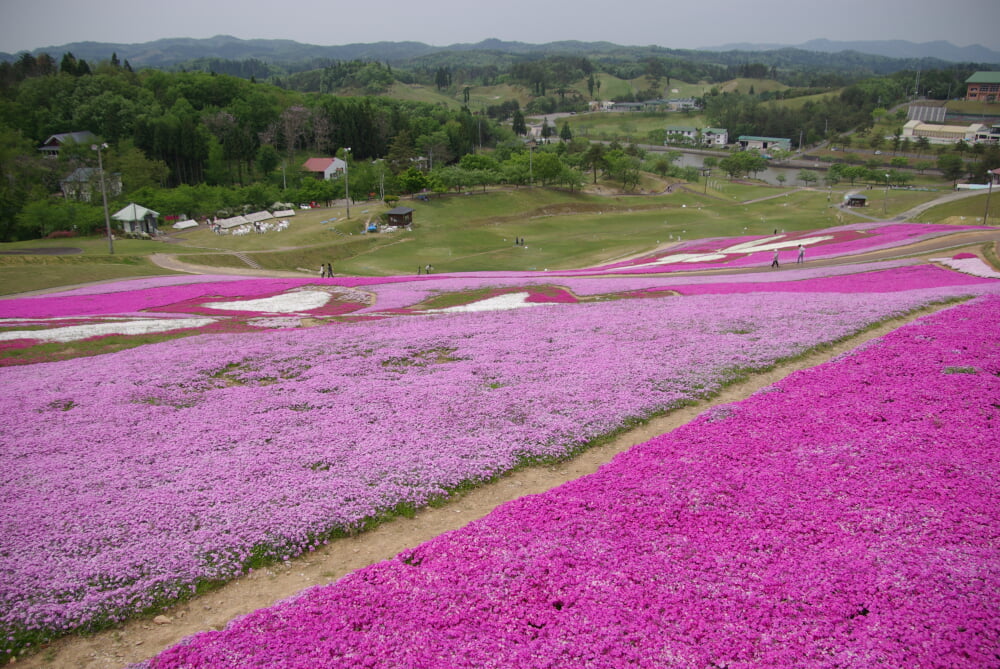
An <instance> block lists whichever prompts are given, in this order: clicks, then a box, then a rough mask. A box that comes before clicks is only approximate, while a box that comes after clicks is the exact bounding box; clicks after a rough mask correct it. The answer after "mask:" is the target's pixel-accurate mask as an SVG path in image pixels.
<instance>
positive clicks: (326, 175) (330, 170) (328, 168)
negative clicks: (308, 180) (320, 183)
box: [302, 158, 347, 179]
mask: <svg viewBox="0 0 1000 669" xmlns="http://www.w3.org/2000/svg"><path fill="white" fill-rule="evenodd" d="M302 167H303V169H305V171H306V172H311V173H312V174H313V175H314V176H315V177H316V178H317V179H333V178H335V177H338V176H340V175H341V174H343V173H344V170H346V169H347V163H345V162H344V161H343V160H341V159H340V158H310V159H309V160H307V161H306V162H305V163H304V164H303V165H302Z"/></svg>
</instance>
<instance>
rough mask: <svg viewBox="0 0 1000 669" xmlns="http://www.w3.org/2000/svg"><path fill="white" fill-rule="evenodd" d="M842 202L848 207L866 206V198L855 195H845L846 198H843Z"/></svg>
mask: <svg viewBox="0 0 1000 669" xmlns="http://www.w3.org/2000/svg"><path fill="white" fill-rule="evenodd" d="M844 201H845V202H844V203H845V204H846V205H847V206H848V207H867V206H868V198H867V197H865V196H864V195H857V194H853V195H847V196H845V197H844Z"/></svg>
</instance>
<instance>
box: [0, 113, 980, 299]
mask: <svg viewBox="0 0 1000 669" xmlns="http://www.w3.org/2000/svg"><path fill="white" fill-rule="evenodd" d="M603 116H609V115H608V114H604V115H603ZM647 185H648V186H649V187H648V188H647V187H646V186H647ZM647 185H644V186H643V187H644V189H645V190H646V191H647V192H648V191H650V190H659V189H660V188H661V187H662V185H661V184H653V183H652V182H651V183H650V184H647ZM794 185H795V184H792V183H789V187H788V188H785V189H780V188H774V187H765V186H757V185H746V184H741V183H731V182H729V181H726V180H725V179H719V178H716V179H712V180H711V181H710V183H709V187H708V189H707V193H704V194H703V191H705V184H704V183H701V184H693V185H691V186H690V191H683V190H681V191H678V192H675V193H673V194H671V195H645V196H638V195H618V196H598V195H594V194H589V193H579V192H576V193H569V192H563V191H556V190H547V189H541V188H535V189H528V188H521V189H509V190H496V191H489V192H487V193H479V192H477V193H474V194H470V195H449V196H445V197H439V198H433V199H431V200H430V201H429V202H419V201H415V200H404V202H403V204H406V205H407V206H412V207H413V208H414V209H415V213H414V222H415V225H414V228H413V230H412V232H395V233H380V234H371V235H362V234H360V232H361V229H362V224H363V223H364V221H365V220H367V219H368V218H369V216H372V215H375V214H377V213H379V212H380V211H381V209H382V208H383V205H375V204H370V205H369V204H364V203H358V204H357V205H355V206H353V207H352V208H351V219H350V220H347V219H346V218H345V214H346V212H345V210H344V209H343V208H332V209H319V210H312V211H302V212H300V213H299V214H298V215H296V217H295V218H294V219H292V225H291V227H290V228H289V229H288V230H286V231H283V232H271V233H268V234H265V235H246V236H243V237H232V236H218V235H215V234H214V233H212V232H210V231H208V230H205V229H200V230H194V231H185V232H183V233H179V234H177V235H176V236H174V238H173V242H172V243H168V244H164V243H162V242H139V241H131V240H119V241H118V242H116V246H115V251H116V254H115V255H114V256H109V255H108V254H107V247H106V242H105V240H103V239H101V238H99V237H98V238H90V239H70V240H36V241H32V242H19V243H16V244H0V251H3V250H15V249H20V250H23V249H30V248H38V247H67V246H72V247H77V248H81V249H83V251H84V253H82V254H79V255H71V256H48V255H0V286H2V288H0V294H12V293H17V292H24V291H29V290H39V289H44V288H51V287H56V286H61V285H71V284H76V283H83V282H89V281H99V280H106V279H119V278H126V277H130V276H146V275H156V274H169V273H170V272H168V271H167V270H163V269H161V268H159V267H156V266H155V265H154V264H152V263H151V262H150V261H149V260H148V255H149V254H151V253H170V254H178V255H179V256H180V258H181V259H182V260H186V261H188V262H192V263H196V264H200V265H206V266H219V267H241V266H245V265H243V264H242V263H241V261H239V260H238V259H237V258H236V257H235V256H233V255H232V253H234V252H241V253H244V254H247V255H248V256H250V257H251V258H253V259H254V260H256V261H257V262H258V263H259V264H260V265H261V266H263V267H265V268H268V269H275V270H297V269H305V270H307V271H312V270H313V269H314V268H316V267H318V265H319V264H320V263H324V262H332V263H333V264H334V266H335V270H336V271H337V273H339V274H359V275H392V274H414V273H416V271H417V270H416V268H417V267H423V266H424V265H427V264H431V265H434V267H435V270H436V271H437V272H448V271H483V270H529V269H537V270H544V269H546V268H549V269H564V268H574V267H586V266H593V265H597V264H602V263H607V262H610V261H613V260H615V259H619V258H621V257H624V256H628V255H633V254H637V253H641V252H644V251H650V250H652V249H653V248H655V247H657V246H659V245H663V244H667V243H668V242H669V241H670V240H671V238H674V239H676V238H677V237H682V238H683V239H695V238H704V237H730V236H739V235H743V234H748V235H758V234H759V235H766V234H771V233H772V232H773V230H774V229H775V228H777V229H779V230H788V231H791V230H808V229H817V228H823V227H829V226H832V225H838V224H841V223H852V222H855V221H856V220H857V219H855V218H854V217H851V216H849V215H847V214H843V213H841V212H839V210H837V209H836V208H835V207H833V206H831V205H836V204H837V203H838V202H839V201H840V200H841V198H842V195H843V193H844V192H845V191H846V190H849V187H848V185H847V184H841V185H840V186H838V187H837V188H836V189H835V190H833V191H829V192H828V191H827V189H824V188H817V189H816V190H813V191H796V190H795V188H794ZM602 186H604V187H605V188H609V187H610V188H611V189H613V187H614V184H609V183H602ZM864 188H865V185H863V184H859V185H858V186H856V187H855V189H864ZM775 195H777V196H778V197H770V196H775ZM938 195H940V191H933V192H927V191H902V190H899V191H896V190H893V191H889V192H888V194H886V192H885V191H884V190H879V189H874V190H873V191H871V193H870V197H871V206H870V207H869V209H868V210H867V211H866V212H865V213H867V214H868V215H870V216H873V217H879V216H881V214H882V208H883V202H884V203H885V207H886V211H887V217H892V216H895V215H898V214H899V213H901V212H903V211H905V210H907V209H909V208H910V207H912V206H914V205H916V204H919V203H921V202H926V201H928V200H931V199H933V198H935V197H937V196H938ZM886 196H888V197H887V199H886ZM768 197H770V199H765V200H763V201H759V202H754V203H750V204H742V203H743V202H746V201H749V200H755V199H757V198H768ZM984 207H985V195H982V196H977V197H973V198H971V199H968V200H964V201H958V202H955V203H951V204H947V205H942V206H939V207H935V208H933V209H931V210H930V211H928V212H927V213H925V214H923V215H921V216H920V217H919V220H920V221H925V222H937V221H948V222H960V221H961V219H960V218H959V217H960V216H966V217H967V218H966V221H965V222H966V223H979V222H981V220H982V212H983V209H984ZM997 207H1000V204H994V210H996V208H997ZM331 219H336V220H332V221H331ZM991 222H996V221H995V219H991ZM514 237H523V238H525V239H526V240H527V247H526V248H522V247H515V246H514V245H513V238H514Z"/></svg>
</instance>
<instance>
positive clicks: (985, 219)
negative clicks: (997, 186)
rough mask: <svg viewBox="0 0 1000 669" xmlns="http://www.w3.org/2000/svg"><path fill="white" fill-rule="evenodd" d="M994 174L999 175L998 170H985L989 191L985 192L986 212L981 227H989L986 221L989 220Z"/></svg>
mask: <svg viewBox="0 0 1000 669" xmlns="http://www.w3.org/2000/svg"><path fill="white" fill-rule="evenodd" d="M994 172H996V173H998V174H1000V169H998V170H987V171H986V177H987V178H988V179H989V180H990V187H989V190H987V191H986V211H984V212H983V225H989V223H988V221H989V218H990V196H991V195H993V174H994Z"/></svg>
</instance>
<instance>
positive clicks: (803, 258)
mask: <svg viewBox="0 0 1000 669" xmlns="http://www.w3.org/2000/svg"><path fill="white" fill-rule="evenodd" d="M805 261H806V247H804V246H802V244H799V257H798V258H796V259H795V264H796V265H798V264H799V263H803V262H805Z"/></svg>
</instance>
